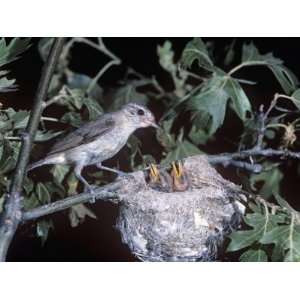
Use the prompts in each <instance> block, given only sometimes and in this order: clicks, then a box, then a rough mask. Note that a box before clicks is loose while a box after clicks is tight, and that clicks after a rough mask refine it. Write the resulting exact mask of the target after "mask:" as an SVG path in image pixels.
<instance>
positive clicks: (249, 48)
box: [242, 42, 282, 65]
mask: <svg viewBox="0 0 300 300" xmlns="http://www.w3.org/2000/svg"><path fill="white" fill-rule="evenodd" d="M242 62H246V63H247V64H253V65H259V64H270V65H278V64H279V65H280V64H282V60H281V59H279V58H276V57H274V56H273V54H272V53H266V54H260V53H259V51H258V49H257V48H256V47H255V45H254V43H253V42H251V43H249V44H244V45H243V50H242Z"/></svg>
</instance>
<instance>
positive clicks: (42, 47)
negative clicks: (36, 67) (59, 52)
mask: <svg viewBox="0 0 300 300" xmlns="http://www.w3.org/2000/svg"><path fill="white" fill-rule="evenodd" d="M53 42H54V38H52V37H44V38H41V39H40V40H39V43H38V50H39V53H40V56H41V58H42V60H43V61H46V59H47V57H48V55H49V52H50V49H51V46H52V44H53Z"/></svg>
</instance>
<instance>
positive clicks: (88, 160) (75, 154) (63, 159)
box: [27, 102, 159, 202]
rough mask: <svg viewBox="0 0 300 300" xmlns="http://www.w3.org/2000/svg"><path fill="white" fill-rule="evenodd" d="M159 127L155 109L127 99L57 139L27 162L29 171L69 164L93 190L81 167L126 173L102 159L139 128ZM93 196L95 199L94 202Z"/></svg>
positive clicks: (111, 154) (109, 155) (115, 152)
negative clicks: (109, 111) (106, 164)
mask: <svg viewBox="0 0 300 300" xmlns="http://www.w3.org/2000/svg"><path fill="white" fill-rule="evenodd" d="M149 126H152V127H154V128H159V126H158V125H157V124H156V122H155V118H154V115H153V114H152V112H151V111H150V110H149V109H148V108H146V107H145V106H143V105H140V104H137V103H133V102H130V103H127V104H125V105H124V106H122V107H121V109H120V110H118V111H115V112H111V113H105V114H103V115H101V116H100V117H99V118H98V119H96V120H95V121H90V122H88V123H86V124H84V125H83V126H81V127H79V128H78V129H76V130H74V131H73V132H71V133H69V134H68V135H66V136H65V137H64V138H63V139H61V140H59V141H57V142H56V143H55V144H54V145H53V147H52V149H50V151H49V152H48V153H47V155H46V156H45V157H44V158H43V159H41V160H38V161H37V162H34V163H32V164H31V165H29V166H28V168H27V171H30V170H33V169H35V168H37V167H40V166H43V165H51V164H54V165H56V164H69V165H72V166H73V167H74V173H75V176H76V177H77V179H78V180H79V181H81V182H82V183H83V185H84V187H85V189H87V190H88V191H89V192H90V193H91V194H94V190H93V188H92V187H91V185H90V184H89V183H88V182H87V181H86V179H85V178H84V177H83V176H82V175H81V172H82V169H83V168H84V167H86V166H89V165H96V166H97V167H98V168H100V169H102V170H107V171H110V172H114V173H116V174H118V175H119V176H122V175H126V173H124V172H121V171H119V170H115V169H112V168H108V167H105V166H103V165H102V162H103V161H105V160H107V159H110V158H111V157H113V156H114V155H115V154H117V153H118V152H119V151H120V150H121V149H122V148H123V146H125V144H126V143H127V140H128V138H129V136H130V135H131V134H132V133H133V132H134V131H135V130H136V129H138V128H145V127H149ZM94 200H95V199H94V197H93V200H92V202H94Z"/></svg>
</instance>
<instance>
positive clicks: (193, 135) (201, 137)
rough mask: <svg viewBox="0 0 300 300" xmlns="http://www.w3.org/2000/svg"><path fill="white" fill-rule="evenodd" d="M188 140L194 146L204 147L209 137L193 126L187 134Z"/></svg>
mask: <svg viewBox="0 0 300 300" xmlns="http://www.w3.org/2000/svg"><path fill="white" fill-rule="evenodd" d="M189 139H190V140H191V141H192V142H193V143H194V144H195V145H199V144H201V145H205V144H206V143H207V141H208V139H209V135H208V134H207V133H206V132H205V131H204V130H202V129H201V128H199V129H197V127H196V126H195V125H193V126H192V128H191V130H190V132H189Z"/></svg>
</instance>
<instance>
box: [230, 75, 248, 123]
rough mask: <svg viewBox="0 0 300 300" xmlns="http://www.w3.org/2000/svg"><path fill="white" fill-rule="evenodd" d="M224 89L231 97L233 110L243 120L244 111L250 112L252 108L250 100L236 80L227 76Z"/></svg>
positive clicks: (244, 117)
mask: <svg viewBox="0 0 300 300" xmlns="http://www.w3.org/2000/svg"><path fill="white" fill-rule="evenodd" d="M225 91H226V92H227V94H228V95H229V96H230V98H231V101H232V102H231V103H232V108H233V110H234V111H235V112H236V113H237V115H238V116H239V118H240V119H241V120H243V121H245V120H246V113H247V112H250V113H251V112H252V109H251V104H250V101H249V99H248V97H247V96H246V94H245V92H244V90H243V89H242V87H241V86H240V84H239V83H238V81H237V80H235V79H232V78H229V79H228V80H227V82H226V85H225Z"/></svg>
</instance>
